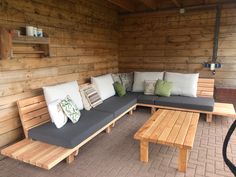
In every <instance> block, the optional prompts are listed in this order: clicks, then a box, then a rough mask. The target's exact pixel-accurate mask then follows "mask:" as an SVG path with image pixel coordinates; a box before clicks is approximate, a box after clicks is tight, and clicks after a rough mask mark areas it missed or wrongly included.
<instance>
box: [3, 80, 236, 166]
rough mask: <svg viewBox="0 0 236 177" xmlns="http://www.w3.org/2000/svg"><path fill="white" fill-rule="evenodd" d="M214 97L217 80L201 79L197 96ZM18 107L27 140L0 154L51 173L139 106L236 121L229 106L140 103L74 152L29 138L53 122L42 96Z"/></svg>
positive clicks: (232, 107) (77, 147) (25, 101)
mask: <svg viewBox="0 0 236 177" xmlns="http://www.w3.org/2000/svg"><path fill="white" fill-rule="evenodd" d="M213 93H214V80H213V79H201V78H200V79H199V82H198V96H202V97H213ZM17 104H18V108H19V113H20V119H21V123H22V127H23V130H24V134H25V139H24V140H21V141H19V142H17V143H15V144H13V145H11V146H9V147H6V148H5V149H3V150H2V151H1V154H3V155H5V156H8V157H11V158H13V159H17V160H20V161H23V162H25V163H29V164H31V165H34V166H38V167H40V168H44V169H47V170H49V169H51V168H52V167H54V166H55V165H57V164H58V163H59V162H61V161H62V160H64V159H66V162H67V163H71V162H72V161H73V160H74V157H75V156H76V155H78V152H79V149H80V147H81V146H83V145H84V144H85V143H87V142H88V141H90V140H91V139H92V138H94V137H95V136H96V135H98V134H99V133H101V132H102V131H104V130H106V131H107V132H108V133H109V132H110V130H111V127H112V126H114V124H115V122H116V121H117V120H119V119H120V118H121V117H123V116H124V115H125V114H126V113H128V112H130V114H132V112H133V110H134V109H135V108H136V106H145V107H150V108H151V109H152V112H154V111H155V110H156V109H157V108H164V109H175V110H183V111H191V112H199V113H204V114H206V115H207V122H211V121H212V116H213V115H217V116H225V117H232V118H236V113H235V110H234V106H233V105H232V104H228V103H215V106H214V110H213V111H212V112H207V111H205V112H204V111H199V110H187V109H180V108H174V107H165V106H157V105H147V104H139V103H137V104H135V105H133V106H132V107H130V108H129V109H127V110H126V111H125V112H124V113H122V114H121V115H119V116H118V117H116V118H115V119H114V120H112V121H111V122H109V123H108V124H107V125H105V126H104V127H103V128H101V129H100V130H98V131H96V132H95V133H94V134H92V135H91V136H90V137H88V138H87V139H85V140H84V141H82V142H81V143H80V144H78V145H77V146H76V147H74V148H73V149H67V148H64V147H60V146H55V145H52V144H47V143H44V142H41V141H36V140H32V139H30V138H28V131H29V130H30V129H32V128H34V127H37V126H39V125H42V124H44V123H46V122H49V121H50V117H49V113H48V109H47V105H46V102H45V99H44V96H43V95H41V96H36V97H33V98H27V99H24V100H20V101H18V102H17Z"/></svg>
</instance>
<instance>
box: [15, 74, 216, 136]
mask: <svg viewBox="0 0 236 177" xmlns="http://www.w3.org/2000/svg"><path fill="white" fill-rule="evenodd" d="M86 85H87V84H84V85H83V86H86ZM83 86H82V87H83ZM213 94H214V79H203V78H199V81H198V91H197V95H198V96H201V97H213ZM17 105H18V109H19V114H20V119H21V123H22V126H23V130H24V134H25V137H27V138H28V131H29V130H30V129H31V128H34V127H36V126H38V125H41V124H44V123H46V122H49V121H50V120H51V119H50V116H49V112H48V108H47V105H46V102H45V98H44V96H43V95H40V96H36V97H32V98H26V99H23V100H20V101H17Z"/></svg>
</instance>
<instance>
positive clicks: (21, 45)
mask: <svg viewBox="0 0 236 177" xmlns="http://www.w3.org/2000/svg"><path fill="white" fill-rule="evenodd" d="M0 39H1V40H0V48H1V50H0V51H1V55H0V56H1V59H2V60H6V59H12V58H17V57H21V56H22V55H24V57H25V56H26V57H27V56H28V55H29V56H30V55H31V54H36V55H37V56H38V57H39V58H40V57H49V56H50V46H49V45H50V39H49V38H48V37H33V36H32V37H31V36H13V35H12V30H9V29H5V28H0ZM26 46H27V47H26ZM16 48H17V50H16Z"/></svg>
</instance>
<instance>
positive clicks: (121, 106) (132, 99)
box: [94, 92, 137, 117]
mask: <svg viewBox="0 0 236 177" xmlns="http://www.w3.org/2000/svg"><path fill="white" fill-rule="evenodd" d="M136 103H137V96H136V94H132V93H130V92H128V93H127V95H125V96H123V97H119V96H113V97H110V98H108V99H106V100H105V101H103V103H102V104H100V105H98V106H97V107H95V108H94V109H96V110H98V111H105V112H109V113H113V115H114V116H115V117H117V116H119V115H120V114H122V113H123V112H125V111H127V110H128V109H129V108H130V107H132V106H133V105H135V104H136Z"/></svg>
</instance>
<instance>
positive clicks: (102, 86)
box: [91, 74, 116, 100]
mask: <svg viewBox="0 0 236 177" xmlns="http://www.w3.org/2000/svg"><path fill="white" fill-rule="evenodd" d="M91 82H92V84H94V85H95V86H96V88H97V91H98V94H99V95H100V96H101V98H102V100H106V99H107V98H110V97H112V96H114V95H115V94H116V92H115V89H114V87H113V83H114V81H113V79H112V76H111V74H106V75H102V76H98V77H91Z"/></svg>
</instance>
